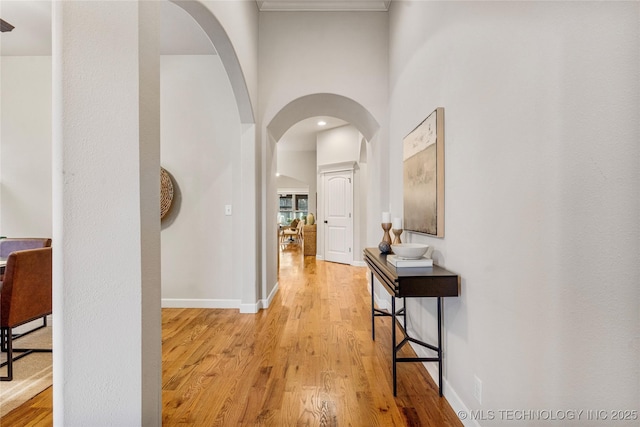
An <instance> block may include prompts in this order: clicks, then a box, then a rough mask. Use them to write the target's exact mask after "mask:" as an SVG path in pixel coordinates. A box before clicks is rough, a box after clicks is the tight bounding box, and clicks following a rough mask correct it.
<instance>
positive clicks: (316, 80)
mask: <svg viewBox="0 0 640 427" xmlns="http://www.w3.org/2000/svg"><path fill="white" fill-rule="evenodd" d="M259 23H260V26H259V28H260V33H259V49H260V61H259V70H260V75H259V81H258V83H259V96H258V101H259V113H258V117H259V122H260V123H261V126H262V132H263V138H262V144H264V146H268V145H270V144H275V141H271V140H270V138H268V136H267V135H266V131H265V130H264V128H265V127H266V126H267V125H268V124H269V123H270V121H271V120H272V119H273V117H274V116H275V115H276V114H277V113H278V112H279V111H280V110H281V109H282V108H283V107H284V106H286V105H287V104H288V103H290V102H291V101H294V100H296V99H298V98H300V97H303V96H306V95H310V94H320V93H330V94H339V95H342V96H345V97H347V98H350V99H352V100H354V101H356V102H357V103H359V104H360V105H362V106H364V108H366V109H367V110H368V111H369V112H370V113H371V114H372V115H373V116H374V117H375V119H376V120H377V121H378V123H382V122H384V121H385V120H386V112H387V93H388V92H387V88H388V73H387V70H388V57H387V36H388V32H387V30H388V25H387V14H386V13H375V12H374V13H370V12H362V13H361V12H350V13H332V12H311V13H305V12H284V13H281V12H268V13H262V14H260V20H259ZM273 151H275V150H273V149H272V148H270V147H267V149H266V150H265V151H264V152H263V154H264V155H263V160H262V165H263V167H264V168H265V170H264V171H263V175H262V176H263V177H267V180H269V178H268V177H269V176H270V175H273V174H274V173H275V170H272V169H271V168H273V167H275V166H277V165H276V164H275V162H273V161H272V158H271V157H269V155H272V154H273ZM375 173H376V174H378V173H379V171H378V169H376V170H375ZM374 179H375V178H374ZM263 191H265V192H266V193H265V194H266V200H265V203H264V205H263V206H265V209H267V208H268V207H269V206H275V202H274V199H275V197H276V193H277V189H276V188H275V186H270V185H266V186H265V187H264V188H263ZM318 197H320V195H318ZM265 214H266V215H267V216H266V219H265V226H266V227H267V230H266V233H264V236H266V238H267V239H269V241H268V242H266V243H265V245H264V246H263V248H264V250H265V252H266V255H265V258H264V259H265V265H266V270H267V271H266V277H265V280H266V289H267V290H271V289H273V287H274V286H275V283H276V280H277V271H276V268H277V267H276V257H277V252H276V251H275V248H277V242H276V236H277V233H276V230H275V224H276V212H275V210H274V211H273V212H270V209H267V212H265ZM269 227H271V228H269ZM271 248H274V250H271Z"/></svg>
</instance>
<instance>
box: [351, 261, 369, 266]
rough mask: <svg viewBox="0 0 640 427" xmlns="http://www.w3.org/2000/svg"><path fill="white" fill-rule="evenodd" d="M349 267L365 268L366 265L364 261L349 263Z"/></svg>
mask: <svg viewBox="0 0 640 427" xmlns="http://www.w3.org/2000/svg"><path fill="white" fill-rule="evenodd" d="M351 265H352V266H354V267H366V266H367V264H366V263H365V262H364V261H351Z"/></svg>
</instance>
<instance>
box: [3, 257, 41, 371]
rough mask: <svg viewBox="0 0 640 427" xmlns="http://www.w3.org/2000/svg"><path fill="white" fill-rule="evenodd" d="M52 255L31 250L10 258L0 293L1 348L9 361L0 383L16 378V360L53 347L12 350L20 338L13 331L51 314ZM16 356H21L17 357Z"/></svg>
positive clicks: (5, 364) (6, 363)
mask: <svg viewBox="0 0 640 427" xmlns="http://www.w3.org/2000/svg"><path fill="white" fill-rule="evenodd" d="M51 253H52V249H51V248H50V247H47V248H39V249H28V250H24V251H15V252H12V253H11V254H9V257H8V258H7V266H6V269H5V279H4V281H3V283H2V290H0V348H1V349H2V351H3V352H6V353H7V361H6V362H4V363H2V364H0V367H2V366H7V375H6V376H3V377H0V381H11V380H12V379H13V362H15V361H16V360H18V359H21V358H23V357H25V356H28V355H29V354H31V353H42V352H51V349H50V348H48V349H43V348H13V341H14V340H16V339H17V338H19V336H16V335H14V334H13V333H12V330H13V328H15V327H18V326H21V325H24V324H26V323H29V322H31V321H33V320H37V319H39V318H46V316H48V315H49V314H51V312H52V296H51V277H52V273H51V271H52V267H51V264H52V262H51ZM42 327H44V326H41V327H39V328H42ZM39 328H37V329H39ZM22 335H24V334H22ZM22 335H20V336H22ZM14 353H21V354H20V355H18V356H16V357H14Z"/></svg>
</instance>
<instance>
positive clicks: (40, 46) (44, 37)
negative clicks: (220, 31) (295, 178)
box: [0, 0, 391, 151]
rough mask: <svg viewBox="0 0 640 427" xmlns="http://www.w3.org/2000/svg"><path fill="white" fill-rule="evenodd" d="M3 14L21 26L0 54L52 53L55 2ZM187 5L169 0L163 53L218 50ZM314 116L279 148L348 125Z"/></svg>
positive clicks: (5, 2)
mask: <svg viewBox="0 0 640 427" xmlns="http://www.w3.org/2000/svg"><path fill="white" fill-rule="evenodd" d="M390 3H391V0H384V1H383V0H264V1H260V0H257V1H256V4H257V6H258V8H259V9H260V11H263V12H272V11H309V12H311V11H381V12H385V11H387V10H388V9H389V4H390ZM0 17H2V19H4V20H5V21H7V22H9V23H10V24H12V25H14V26H15V29H14V30H13V31H11V32H6V33H1V35H0V55H2V56H40V55H45V56H48V55H51V1H38V0H33V1H32V0H2V1H0ZM194 23H195V21H194V20H193V18H192V17H191V16H190V15H189V14H187V13H186V12H185V11H184V10H183V9H182V8H180V7H178V6H176V5H175V4H174V3H171V2H169V1H163V2H162V6H161V15H160V28H161V29H160V53H161V54H162V55H206V54H216V51H215V48H214V47H213V45H212V44H211V42H210V40H209V39H208V38H207V36H206V35H205V33H204V31H203V30H202V28H200V26H199V25H194ZM319 119H320V117H312V118H309V119H306V120H302V121H301V122H299V123H297V124H295V125H294V126H292V127H291V128H290V129H289V130H288V131H287V132H286V133H285V134H284V135H283V137H282V138H281V139H280V141H279V142H278V150H284V151H315V149H316V134H317V132H320V131H323V130H328V129H332V128H335V127H338V126H344V125H345V124H347V122H345V121H343V120H340V119H337V118H335V117H322V119H324V120H325V121H326V122H327V125H326V126H323V127H319V126H318V125H317V122H318V120H319Z"/></svg>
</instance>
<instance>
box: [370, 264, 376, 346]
mask: <svg viewBox="0 0 640 427" xmlns="http://www.w3.org/2000/svg"><path fill="white" fill-rule="evenodd" d="M373 285H374V282H373V271H372V272H371V339H372V340H373V341H375V340H376V309H375V298H374V293H373V291H374V286H373Z"/></svg>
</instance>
